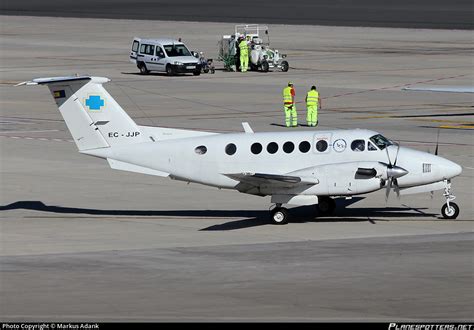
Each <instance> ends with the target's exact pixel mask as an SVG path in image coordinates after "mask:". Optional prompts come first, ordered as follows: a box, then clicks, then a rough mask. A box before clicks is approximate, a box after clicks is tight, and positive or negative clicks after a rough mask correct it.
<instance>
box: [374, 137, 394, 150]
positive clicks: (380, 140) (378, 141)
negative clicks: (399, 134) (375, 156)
mask: <svg viewBox="0 0 474 330" xmlns="http://www.w3.org/2000/svg"><path fill="white" fill-rule="evenodd" d="M370 141H372V142H373V143H374V144H375V145H376V146H377V147H379V149H380V150H384V149H385V148H386V147H388V146H390V145H392V144H393V143H392V142H391V141H390V140H388V139H387V138H386V137H384V136H383V135H382V134H377V135H374V136H372V137H371V138H370Z"/></svg>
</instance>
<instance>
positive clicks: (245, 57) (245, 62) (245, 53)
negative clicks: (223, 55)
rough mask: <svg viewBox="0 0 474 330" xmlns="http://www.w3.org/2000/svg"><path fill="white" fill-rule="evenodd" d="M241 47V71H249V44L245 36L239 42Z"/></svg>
mask: <svg viewBox="0 0 474 330" xmlns="http://www.w3.org/2000/svg"><path fill="white" fill-rule="evenodd" d="M239 48H240V71H242V72H247V69H248V66H249V45H248V43H247V40H245V38H242V40H241V41H240V42H239Z"/></svg>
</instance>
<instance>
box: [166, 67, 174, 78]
mask: <svg viewBox="0 0 474 330" xmlns="http://www.w3.org/2000/svg"><path fill="white" fill-rule="evenodd" d="M166 74H167V75H168V76H173V75H174V70H173V67H172V66H171V65H169V64H168V65H167V66H166Z"/></svg>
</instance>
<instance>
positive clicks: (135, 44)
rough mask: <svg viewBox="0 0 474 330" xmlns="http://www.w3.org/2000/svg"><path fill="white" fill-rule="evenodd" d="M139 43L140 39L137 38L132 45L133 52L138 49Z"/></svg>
mask: <svg viewBox="0 0 474 330" xmlns="http://www.w3.org/2000/svg"><path fill="white" fill-rule="evenodd" d="M138 45H139V43H138V41H136V40H135V41H134V42H133V45H132V52H137V51H138Z"/></svg>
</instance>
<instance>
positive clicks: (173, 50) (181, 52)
mask: <svg viewBox="0 0 474 330" xmlns="http://www.w3.org/2000/svg"><path fill="white" fill-rule="evenodd" d="M163 48H164V49H165V52H166V55H168V57H176V56H191V53H190V52H189V50H188V49H187V48H186V46H185V45H183V44H181V45H165V46H163Z"/></svg>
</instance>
